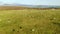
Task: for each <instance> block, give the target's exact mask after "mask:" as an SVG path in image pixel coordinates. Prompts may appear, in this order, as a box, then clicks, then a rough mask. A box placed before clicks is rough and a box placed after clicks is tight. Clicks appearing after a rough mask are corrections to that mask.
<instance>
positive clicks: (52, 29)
mask: <svg viewBox="0 0 60 34" xmlns="http://www.w3.org/2000/svg"><path fill="white" fill-rule="evenodd" d="M0 34H60V10H56V9H55V10H29V9H25V10H0Z"/></svg>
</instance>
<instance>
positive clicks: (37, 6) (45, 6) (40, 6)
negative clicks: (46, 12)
mask: <svg viewBox="0 0 60 34" xmlns="http://www.w3.org/2000/svg"><path fill="white" fill-rule="evenodd" d="M0 6H22V7H28V8H60V6H57V5H25V4H16V3H14V4H3V5H0Z"/></svg>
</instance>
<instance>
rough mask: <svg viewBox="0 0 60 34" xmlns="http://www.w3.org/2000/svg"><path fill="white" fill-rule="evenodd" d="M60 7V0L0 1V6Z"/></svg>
mask: <svg viewBox="0 0 60 34" xmlns="http://www.w3.org/2000/svg"><path fill="white" fill-rule="evenodd" d="M5 3H7V4H14V3H16V4H26V5H60V0H0V4H5Z"/></svg>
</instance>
